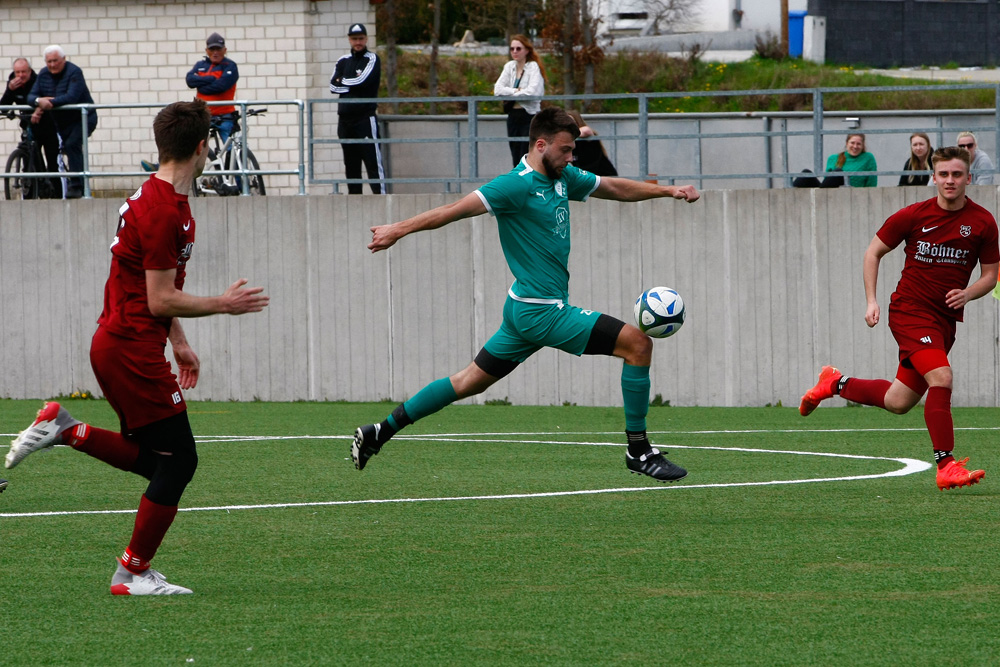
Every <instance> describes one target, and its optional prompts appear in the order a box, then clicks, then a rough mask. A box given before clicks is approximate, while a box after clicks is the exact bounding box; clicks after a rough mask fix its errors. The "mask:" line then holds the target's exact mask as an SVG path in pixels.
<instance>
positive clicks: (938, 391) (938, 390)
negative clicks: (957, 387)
mask: <svg viewBox="0 0 1000 667" xmlns="http://www.w3.org/2000/svg"><path fill="white" fill-rule="evenodd" d="M924 423H926V424H927V432H928V433H930V435H931V444H932V445H933V446H934V460H935V461H937V464H938V470H940V469H941V468H943V467H945V466H946V465H948V464H949V463H951V461H953V460H954V457H953V456H952V455H951V453H952V450H954V449H955V423H954V421H953V420H952V418H951V389H949V388H947V387H931V388H929V389H928V390H927V401H926V402H925V403H924Z"/></svg>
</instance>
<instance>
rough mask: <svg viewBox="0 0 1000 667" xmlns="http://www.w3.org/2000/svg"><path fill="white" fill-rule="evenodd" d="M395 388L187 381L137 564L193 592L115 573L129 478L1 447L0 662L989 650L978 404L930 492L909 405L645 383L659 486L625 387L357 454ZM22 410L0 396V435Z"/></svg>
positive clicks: (697, 660)
mask: <svg viewBox="0 0 1000 667" xmlns="http://www.w3.org/2000/svg"><path fill="white" fill-rule="evenodd" d="M393 406H394V405H393V404H390V403H381V404H339V403H338V404H317V403H290V404H273V403H243V404H237V403H196V404H191V405H190V406H189V407H190V414H191V421H192V426H193V428H194V431H195V434H196V437H197V438H198V440H199V455H200V465H199V469H198V473H197V474H196V476H195V479H194V481H193V482H192V484H191V486H190V487H189V488H188V491H187V493H186V494H185V496H184V498H183V500H182V512H181V513H179V514H178V517H177V520H176V521H175V523H174V526H173V528H172V529H171V531H170V533H168V535H167V538H166V540H165V542H164V544H163V546H162V548H161V549H160V553H159V554H158V556H157V557H156V560H155V561H154V566H155V567H156V568H157V569H159V570H161V571H162V572H164V574H166V575H167V577H168V579H169V580H170V581H172V582H175V583H178V584H181V585H184V586H187V587H189V588H192V589H193V590H194V591H195V594H194V595H190V596H179V597H165V598H134V599H133V598H115V597H113V596H111V595H110V594H109V592H108V586H109V582H110V578H111V574H112V572H113V570H114V559H115V557H116V556H117V555H118V554H120V553H121V551H122V549H123V548H124V546H125V545H126V543H127V541H128V536H129V534H130V532H131V527H132V522H133V518H134V515H133V514H132V511H133V510H134V508H135V507H136V506H137V504H138V500H139V496H140V494H141V493H142V491H143V489H144V486H145V485H144V483H143V481H142V480H140V479H139V478H136V477H134V476H130V475H128V474H126V473H122V472H119V471H116V470H113V469H112V468H110V467H107V466H105V465H103V464H101V463H99V462H96V461H94V460H93V459H90V458H89V457H87V456H86V455H83V454H80V453H78V452H74V451H72V450H70V449H68V448H65V447H59V448H56V449H54V450H52V451H50V452H43V453H39V454H35V455H32V456H31V457H30V458H28V459H27V460H26V461H25V462H24V463H22V464H21V466H19V467H18V468H16V469H14V470H9V471H2V470H0V477H6V478H7V479H9V480H10V486H9V487H8V489H7V490H6V492H4V493H3V494H2V495H0V626H2V628H0V661H2V662H3V663H4V664H5V665H63V664H79V665H136V664H143V665H145V664H149V665H173V664H178V665H180V664H194V665H229V664H261V665H291V664H295V665H319V664H362V663H367V664H378V665H413V664H421V665H431V664H433V665H442V664H445V665H469V664H482V665H495V664H509V665H524V664H553V665H589V664H599V665H603V664H667V663H671V664H720V665H733V664H755V665H758V664H759V665H806V664H817V665H847V664H866V665H870V664H875V665H878V664H885V665H898V664H912V665H929V664H934V665H947V664H997V662H998V661H1000V633H998V632H997V618H998V617H1000V602H998V598H1000V596H998V593H1000V590H998V585H997V583H996V578H995V577H996V572H997V571H998V569H1000V568H998V565H1000V555H998V554H1000V550H998V549H997V547H996V533H994V532H993V531H994V530H996V529H997V526H998V524H1000V509H998V506H997V502H996V500H997V498H996V491H995V489H996V488H997V484H998V482H997V477H996V476H997V474H998V473H1000V452H998V450H997V447H996V446H995V440H996V436H997V428H998V427H997V424H998V423H1000V420H998V417H1000V411H998V410H995V409H956V410H955V424H956V427H957V428H958V431H957V434H956V439H957V450H956V451H957V453H958V454H959V455H960V456H963V457H964V456H970V457H972V460H971V464H972V465H973V466H975V467H981V468H984V469H985V470H986V471H987V476H986V479H985V480H984V481H983V483H981V484H979V485H977V486H974V487H971V488H965V489H959V490H955V491H949V492H939V491H938V490H937V488H936V486H935V483H934V473H933V470H932V469H930V468H928V469H926V470H922V471H919V472H912V473H911V474H905V475H903V474H895V475H889V473H894V472H895V473H899V472H900V471H907V472H909V471H912V470H914V469H917V468H920V467H921V466H920V465H919V463H917V462H922V461H928V460H929V458H930V454H931V451H930V444H929V439H928V436H927V433H926V431H925V430H924V424H923V419H922V415H921V412H920V410H919V409H917V410H915V411H914V412H912V413H911V414H909V415H906V416H903V417H895V416H892V415H889V414H887V413H885V412H882V411H879V410H875V409H870V408H863V409H862V408H857V409H855V408H820V409H819V410H817V411H816V413H814V414H813V415H812V416H811V417H809V418H808V419H803V418H801V417H799V416H798V413H797V412H796V411H795V410H793V409H788V408H760V409H750V408H747V409H722V408H676V407H673V408H672V407H658V408H652V409H651V411H650V417H649V427H650V431H651V435H652V439H653V440H654V442H655V443H656V444H657V445H658V446H660V447H661V448H662V449H665V450H668V451H669V452H670V453H669V456H670V458H671V459H672V460H675V461H676V462H678V463H680V464H681V465H683V466H685V467H686V468H688V470H689V471H690V475H689V476H688V478H687V479H685V480H683V481H682V482H679V483H677V484H673V485H661V484H657V483H654V482H652V481H651V480H649V479H648V478H640V477H638V476H636V475H630V474H628V472H627V471H626V469H625V466H624V460H623V459H624V450H623V447H622V446H621V445H620V444H619V443H621V441H622V438H623V436H622V434H621V428H622V419H623V418H622V413H621V410H620V409H612V408H584V407H575V406H567V407H519V406H452V407H450V408H448V409H445V410H443V411H442V412H440V413H438V414H436V415H432V416H431V417H428V418H427V419H425V420H423V421H421V422H419V423H418V424H416V425H414V426H413V427H411V428H409V429H407V430H406V431H404V432H403V434H401V436H405V437H399V438H397V439H396V440H394V441H393V442H392V443H390V444H389V445H388V446H387V447H386V448H385V449H384V450H383V451H382V453H380V454H379V455H378V456H376V457H375V458H373V459H372V460H371V461H370V463H369V465H368V467H367V468H366V469H365V470H364V471H363V472H360V473H359V472H357V471H356V470H354V468H353V466H352V465H351V462H350V457H349V451H348V449H349V442H350V436H351V434H352V433H353V430H354V428H355V427H356V426H358V425H359V424H361V423H363V422H370V421H375V420H378V419H382V418H383V417H384V416H385V415H386V414H387V413H388V412H389V411H390V410H391V409H392V407H393ZM38 407H39V402H37V401H10V400H8V401H0V432H2V433H6V434H13V433H15V432H17V431H19V430H21V429H22V428H24V427H25V426H26V425H27V424H28V423H30V421H31V418H32V417H33V416H34V412H35V410H36V409H37V408H38ZM67 407H68V408H69V409H70V411H71V412H72V413H73V414H74V416H76V417H78V418H81V419H84V420H85V421H88V422H90V423H93V424H94V425H96V426H102V427H105V428H115V427H116V425H117V421H116V419H115V417H114V414H113V412H112V411H111V409H110V407H109V406H108V405H107V404H106V403H104V402H103V401H67ZM6 439H7V438H4V441H6ZM3 453H6V447H5V446H2V445H0V454H3ZM824 453H825V454H847V455H852V456H850V457H836V456H820V455H818V454H824ZM907 459H912V460H915V462H912V463H907V461H906V460H907ZM908 465H909V466H910V468H907V466H908ZM804 480H824V481H804ZM777 482H782V483H777ZM34 513H49V514H42V515H34V516H32V515H31V514H34Z"/></svg>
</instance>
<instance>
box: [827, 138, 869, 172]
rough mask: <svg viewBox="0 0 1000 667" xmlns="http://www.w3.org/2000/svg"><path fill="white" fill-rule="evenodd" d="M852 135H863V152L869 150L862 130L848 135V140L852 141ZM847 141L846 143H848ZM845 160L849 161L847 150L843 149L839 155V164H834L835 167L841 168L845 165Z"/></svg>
mask: <svg viewBox="0 0 1000 667" xmlns="http://www.w3.org/2000/svg"><path fill="white" fill-rule="evenodd" d="M851 137H861V152H862V153H864V152H865V151H867V150H868V149H867V148H865V135H863V134H861V133H860V132H854V133H851V134H849V135H847V141H850V140H851ZM847 141H845V142H844V143H847ZM845 162H847V151H846V150H844V151H841V153H840V155H838V156H837V164H835V165H833V168H834V169H840V168H841V167H843V166H844V163H845Z"/></svg>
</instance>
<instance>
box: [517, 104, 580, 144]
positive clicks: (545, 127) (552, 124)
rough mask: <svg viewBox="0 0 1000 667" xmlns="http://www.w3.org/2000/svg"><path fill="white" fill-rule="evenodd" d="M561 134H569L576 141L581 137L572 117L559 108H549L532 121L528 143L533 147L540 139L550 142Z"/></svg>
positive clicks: (540, 112)
mask: <svg viewBox="0 0 1000 667" xmlns="http://www.w3.org/2000/svg"><path fill="white" fill-rule="evenodd" d="M560 132H569V133H570V135H572V137H573V139H574V140H575V139H577V138H578V137H579V136H580V128H579V127H577V126H576V121H575V120H573V117H572V116H570V115H569V114H568V113H566V112H565V111H564V110H563V109H560V108H559V107H549V108H548V109H542V110H541V111H539V112H538V113H536V114H535V117H534V118H532V119H531V127H530V128H529V129H528V141H529V142H530V143H531V144H532V145H534V143H535V142H536V141H538V140H539V139H545V140H546V141H550V140H551V139H552V137H554V136H556V135H557V134H559V133H560Z"/></svg>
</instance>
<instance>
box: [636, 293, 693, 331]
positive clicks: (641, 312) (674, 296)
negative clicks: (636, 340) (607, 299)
mask: <svg viewBox="0 0 1000 667" xmlns="http://www.w3.org/2000/svg"><path fill="white" fill-rule="evenodd" d="M634 313H635V325H636V326H637V327H639V330H640V331H642V332H643V333H644V334H646V335H647V336H652V337H653V338H667V337H668V336H673V335H674V334H675V333H677V330H678V329H680V328H681V325H682V324H684V300H683V299H682V298H681V295H680V294H678V293H677V292H675V291H674V290H672V289H670V288H669V287H654V288H652V289H648V290H646V291H645V292H643V293H642V294H640V295H639V298H638V299H636V300H635V311H634Z"/></svg>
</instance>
